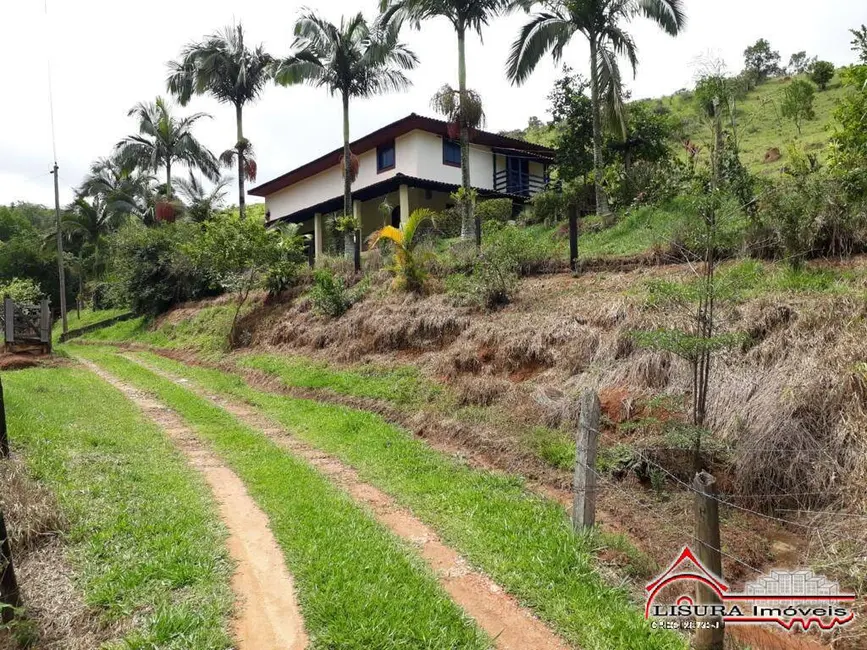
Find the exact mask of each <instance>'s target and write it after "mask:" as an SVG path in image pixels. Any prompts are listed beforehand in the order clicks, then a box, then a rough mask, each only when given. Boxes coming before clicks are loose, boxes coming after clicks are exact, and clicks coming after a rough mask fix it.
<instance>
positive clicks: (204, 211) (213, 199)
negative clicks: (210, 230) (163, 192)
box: [177, 149, 234, 222]
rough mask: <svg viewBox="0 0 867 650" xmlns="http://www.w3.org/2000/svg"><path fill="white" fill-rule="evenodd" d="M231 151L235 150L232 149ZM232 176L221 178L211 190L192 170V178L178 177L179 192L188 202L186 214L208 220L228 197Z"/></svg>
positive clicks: (196, 218)
mask: <svg viewBox="0 0 867 650" xmlns="http://www.w3.org/2000/svg"><path fill="white" fill-rule="evenodd" d="M230 151H234V150H231V149H230ZM230 182H231V179H230V178H221V179H219V180H218V181H216V182H215V183H214V187H213V188H212V189H210V190H208V189H207V188H205V186H204V184H203V183H202V180H201V179H200V178H198V177H196V176H195V175H194V174H193V173H192V172H190V178H189V179H186V178H181V179H178V182H177V185H178V194H179V195H180V196H181V198H182V199H183V200H184V202H185V203H186V214H187V216H188V217H189V218H190V219H192V220H193V221H197V222H202V221H207V220H208V219H210V218H211V216H212V215H213V214H214V211H215V210H216V209H217V208H218V207H219V206H220V205H222V203H223V199H224V198H226V186H227V185H229V183H230Z"/></svg>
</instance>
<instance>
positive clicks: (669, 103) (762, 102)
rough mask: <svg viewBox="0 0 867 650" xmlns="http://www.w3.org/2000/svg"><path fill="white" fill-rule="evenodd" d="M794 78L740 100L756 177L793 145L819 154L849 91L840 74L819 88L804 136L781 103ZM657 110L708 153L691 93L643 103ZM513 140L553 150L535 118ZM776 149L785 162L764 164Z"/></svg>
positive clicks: (741, 128)
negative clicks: (813, 114)
mask: <svg viewBox="0 0 867 650" xmlns="http://www.w3.org/2000/svg"><path fill="white" fill-rule="evenodd" d="M791 80H792V78H791V77H780V78H777V79H771V80H769V81H767V82H765V83H763V84H761V85H760V86H758V87H757V88H755V89H754V90H752V91H750V92H749V93H747V95H746V97H745V98H744V99H742V100H740V101H739V102H738V107H737V136H738V142H739V145H740V150H741V159H742V161H743V162H744V164H745V165H747V167H749V168H750V170H751V171H753V172H754V173H767V172H771V171H775V170H778V169H779V168H780V167H781V166H782V165H784V164H785V161H786V156H787V152H786V150H787V148H788V146H789V145H790V144H791V143H793V142H799V143H802V144H803V145H804V146H805V147H806V148H807V150H811V151H817V152H819V153H820V156H821V151H820V150H821V149H822V148H823V147H824V146H825V145H826V144H827V142H828V139H829V138H830V135H831V130H832V129H831V124H832V122H833V113H834V107H835V106H836V104H837V102H838V100H839V99H840V98H841V97H842V95H843V93H844V92H845V91H844V90H843V88H842V86H841V83H840V78H839V76H838V75H835V76H834V79H832V81H831V83H829V84H828V88H827V90H825V91H819V90H818V89H817V91H816V95H815V101H814V108H815V111H816V119H814V120H810V121H808V122H805V123H804V124H803V125H802V127H801V131H802V132H801V134H800V136H799V135H798V130H797V128H796V127H795V124H794V123H793V122H792V121H791V120H788V119H785V118H783V117H782V115H781V113H780V102H781V101H782V98H783V92H784V91H785V88H786V86H787V85H788V84H789V83H791ZM640 101H641V102H643V103H647V104H650V105H651V106H654V107H657V106H658V107H661V108H660V110H663V109H666V110H669V111H671V114H672V115H674V116H675V117H677V118H678V119H679V122H680V126H681V132H680V133H679V134H678V137H679V138H683V139H684V140H685V139H687V138H688V139H689V140H692V141H693V142H697V143H698V144H699V145H701V146H702V148H703V152H704V154H705V155H706V152H707V151H708V149H709V143H710V137H711V132H710V123H709V122H708V121H707V120H703V119H702V118H701V116H700V115H699V112H698V110H697V108H696V102H695V99H694V98H693V93H692V91H687V90H682V91H679V92H677V93H675V94H673V95H669V96H667V97H661V98H655V99H644V100H640ZM506 134H507V135H510V136H512V137H518V138H523V139H525V140H528V141H529V142H535V143H537V144H543V145H546V146H552V145H553V144H554V128H553V127H552V126H550V125H548V124H545V123H542V122H540V121H539V120H537V119H531V121H530V124H529V125H528V126H527V127H526V128H524V129H517V130H514V131H508V132H506ZM772 148H777V149H779V150H780V153H781V154H782V155H783V158H782V159H781V160H778V161H776V162H772V163H764V157H765V153H766V152H767V151H768V150H769V149H772Z"/></svg>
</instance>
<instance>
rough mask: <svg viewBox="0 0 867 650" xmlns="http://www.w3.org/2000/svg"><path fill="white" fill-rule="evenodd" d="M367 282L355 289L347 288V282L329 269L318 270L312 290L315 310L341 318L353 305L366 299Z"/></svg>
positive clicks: (361, 283) (315, 272) (314, 275)
mask: <svg viewBox="0 0 867 650" xmlns="http://www.w3.org/2000/svg"><path fill="white" fill-rule="evenodd" d="M366 291H367V282H366V281H363V282H360V283H359V284H357V285H355V286H354V287H351V288H350V287H347V286H346V281H345V280H344V279H343V278H342V277H340V276H338V275H335V274H334V273H333V272H331V271H330V270H328V269H317V270H316V271H314V273H313V287H312V288H311V289H310V300H311V302H312V303H313V309H314V310H315V311H316V312H317V313H319V314H322V315H323V316H330V317H331V318H339V317H340V316H342V315H343V314H345V313H346V312H347V311H348V310H349V308H350V307H352V305H354V304H355V303H356V302H358V301H359V300H361V299H362V298H363V297H364V293H365V292H366Z"/></svg>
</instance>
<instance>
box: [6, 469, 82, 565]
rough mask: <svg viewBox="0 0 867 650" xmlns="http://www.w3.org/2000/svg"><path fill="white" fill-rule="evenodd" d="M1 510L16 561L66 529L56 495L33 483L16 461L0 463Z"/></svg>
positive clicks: (25, 470)
mask: <svg viewBox="0 0 867 650" xmlns="http://www.w3.org/2000/svg"><path fill="white" fill-rule="evenodd" d="M0 507H2V509H3V514H4V516H5V518H6V528H7V532H8V533H9V541H10V543H11V544H12V548H13V552H14V554H15V556H16V557H17V558H22V559H23V557H24V556H26V555H27V554H28V553H30V552H31V551H33V550H35V549H37V548H39V546H41V545H42V544H45V543H47V542H48V541H50V540H51V539H52V538H55V537H57V536H58V535H60V534H61V533H62V532H63V531H64V530H65V529H66V521H65V520H64V519H63V516H62V515H61V513H60V509H59V507H58V505H57V501H56V500H55V498H54V495H53V494H52V493H51V492H49V491H48V490H46V489H45V488H44V487H42V485H40V484H39V483H37V482H36V481H34V480H33V479H32V478H31V477H30V475H29V474H28V472H27V469H26V468H25V467H24V464H23V463H22V462H21V461H20V460H19V459H17V458H10V459H8V460H6V461H3V462H0Z"/></svg>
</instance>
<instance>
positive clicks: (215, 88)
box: [167, 24, 273, 218]
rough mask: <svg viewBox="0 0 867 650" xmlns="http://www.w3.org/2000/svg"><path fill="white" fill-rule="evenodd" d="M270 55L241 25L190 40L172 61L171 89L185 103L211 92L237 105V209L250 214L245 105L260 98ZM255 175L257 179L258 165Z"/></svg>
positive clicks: (265, 80) (219, 99)
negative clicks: (252, 42)
mask: <svg viewBox="0 0 867 650" xmlns="http://www.w3.org/2000/svg"><path fill="white" fill-rule="evenodd" d="M272 62H273V59H272V58H271V56H270V55H269V54H268V53H267V52H265V50H264V49H263V48H262V46H261V45H259V46H257V47H255V48H253V49H250V48H248V47H247V44H246V43H245V42H244V28H243V27H242V26H241V25H240V24H238V25H234V26H231V27H226V28H225V29H224V30H223V31H221V32H217V33H215V34H212V35H210V36H208V37H207V38H206V39H205V40H204V41H203V42H200V43H190V44H189V45H187V46H186V47H185V48H184V49H183V51H182V52H181V59H180V61H173V62H171V63H169V70H170V72H169V77H168V82H167V83H168V88H169V92H170V93H172V94H173V95H175V96H176V97H177V98H178V101H180V103H181V105H182V106H186V105H187V103H188V102H189V101H190V99H191V98H192V96H193V95H194V94H196V95H204V94H209V95H211V96H212V97H214V98H215V99H216V100H217V101H219V102H221V103H226V104H232V105H233V106H234V107H235V123H236V129H237V141H236V143H235V150H236V151H237V156H236V161H237V163H238V210H239V212H240V214H241V218H244V217H246V216H247V209H246V205H247V200H246V196H245V192H244V180H245V179H247V178H250V173H249V172H250V169H251V167H250V166H249V165H248V163H247V158H246V154H247V148H248V147H249V141H248V140H247V139H246V138H244V119H243V117H244V106H246V105H247V104H248V103H249V102H253V101H255V100H256V99H258V97H259V95H260V94H261V93H262V90H263V89H264V88H265V84H266V83H267V82H268V80H269V79H270V78H271V76H270V67H271V64H272ZM252 170H253V172H254V173H253V178H254V179H255V167H253V168H252Z"/></svg>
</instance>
